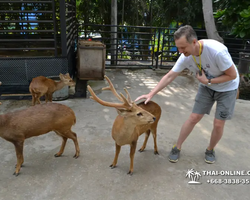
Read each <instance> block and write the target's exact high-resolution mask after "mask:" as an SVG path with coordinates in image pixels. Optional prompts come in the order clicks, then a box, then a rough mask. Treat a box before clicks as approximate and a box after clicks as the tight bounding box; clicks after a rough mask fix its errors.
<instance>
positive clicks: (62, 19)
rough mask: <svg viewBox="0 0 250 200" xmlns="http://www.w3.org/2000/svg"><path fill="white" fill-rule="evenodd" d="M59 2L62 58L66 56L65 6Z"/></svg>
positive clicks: (63, 1) (62, 1)
mask: <svg viewBox="0 0 250 200" xmlns="http://www.w3.org/2000/svg"><path fill="white" fill-rule="evenodd" d="M59 2H60V22H61V23H60V25H61V31H60V32H61V48H62V56H63V57H66V56H67V42H66V41H67V40H66V12H65V10H66V6H65V0H61V1H59Z"/></svg>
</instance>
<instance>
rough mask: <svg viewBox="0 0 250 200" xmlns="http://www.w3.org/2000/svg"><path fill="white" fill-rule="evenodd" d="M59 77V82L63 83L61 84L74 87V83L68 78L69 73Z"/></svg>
mask: <svg viewBox="0 0 250 200" xmlns="http://www.w3.org/2000/svg"><path fill="white" fill-rule="evenodd" d="M59 77H60V80H61V81H63V83H64V84H65V85H68V86H75V85H76V83H75V82H74V81H73V80H72V78H71V77H70V75H69V73H67V74H61V73H60V74H59Z"/></svg>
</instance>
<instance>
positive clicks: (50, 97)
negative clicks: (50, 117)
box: [48, 93, 53, 102]
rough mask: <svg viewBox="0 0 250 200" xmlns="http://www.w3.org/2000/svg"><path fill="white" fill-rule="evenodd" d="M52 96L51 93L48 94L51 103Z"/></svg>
mask: <svg viewBox="0 0 250 200" xmlns="http://www.w3.org/2000/svg"><path fill="white" fill-rule="evenodd" d="M52 95H53V94H52V93H49V94H48V98H49V101H50V102H52Z"/></svg>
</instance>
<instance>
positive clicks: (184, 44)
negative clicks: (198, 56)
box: [175, 36, 196, 57]
mask: <svg viewBox="0 0 250 200" xmlns="http://www.w3.org/2000/svg"><path fill="white" fill-rule="evenodd" d="M195 43H196V39H193V41H192V43H189V42H188V41H187V39H186V37H185V36H182V37H181V38H180V39H178V40H175V45H176V47H177V48H178V51H179V52H180V53H183V54H184V55H185V56H186V57H187V56H190V55H195Z"/></svg>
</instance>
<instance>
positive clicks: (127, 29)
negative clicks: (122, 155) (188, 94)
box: [78, 24, 250, 69]
mask: <svg viewBox="0 0 250 200" xmlns="http://www.w3.org/2000/svg"><path fill="white" fill-rule="evenodd" d="M111 27H114V26H111V25H97V24H79V25H78V38H79V39H91V40H99V41H101V42H103V43H104V44H105V45H106V48H107V49H106V51H107V58H106V67H107V68H117V67H119V68H153V69H155V68H172V66H173V65H174V63H175V61H176V60H177V59H178V57H179V55H180V54H179V52H178V49H177V48H176V46H175V43H174V38H173V34H174V32H175V31H176V30H177V28H164V27H146V26H117V33H116V34H115V35H117V37H116V38H112V33H113V32H112V31H111ZM195 31H196V33H197V36H198V39H207V34H206V31H205V30H202V29H198V28H195ZM220 35H221V36H222V37H223V39H224V41H225V45H226V46H227V47H228V50H229V53H230V54H231V56H232V59H233V61H234V62H235V64H236V65H237V64H238V63H239V53H240V52H245V53H250V44H248V41H250V39H249V40H247V39H240V38H234V37H232V36H230V35H229V34H228V33H226V32H220ZM249 62H250V61H249Z"/></svg>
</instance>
